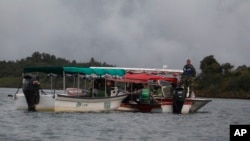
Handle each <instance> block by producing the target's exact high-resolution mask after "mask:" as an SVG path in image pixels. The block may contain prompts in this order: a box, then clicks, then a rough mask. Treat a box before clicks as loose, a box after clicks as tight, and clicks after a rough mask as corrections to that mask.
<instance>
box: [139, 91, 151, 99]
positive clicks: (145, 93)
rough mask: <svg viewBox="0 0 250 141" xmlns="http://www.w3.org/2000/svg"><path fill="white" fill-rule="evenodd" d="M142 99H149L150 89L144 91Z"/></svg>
mask: <svg viewBox="0 0 250 141" xmlns="http://www.w3.org/2000/svg"><path fill="white" fill-rule="evenodd" d="M140 99H144V100H147V99H149V90H148V89H142V91H141V96H140Z"/></svg>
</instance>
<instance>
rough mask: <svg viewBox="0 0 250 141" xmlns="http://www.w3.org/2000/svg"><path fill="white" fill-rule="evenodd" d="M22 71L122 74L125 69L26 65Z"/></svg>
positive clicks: (99, 74)
mask: <svg viewBox="0 0 250 141" xmlns="http://www.w3.org/2000/svg"><path fill="white" fill-rule="evenodd" d="M23 72H24V73H30V72H43V73H54V74H63V72H65V73H67V74H76V73H79V74H84V75H90V74H95V75H98V76H102V75H111V76H123V75H124V74H125V70H123V69H110V68H109V69H108V68H107V69H106V68H101V69H100V68H85V67H26V68H24V69H23Z"/></svg>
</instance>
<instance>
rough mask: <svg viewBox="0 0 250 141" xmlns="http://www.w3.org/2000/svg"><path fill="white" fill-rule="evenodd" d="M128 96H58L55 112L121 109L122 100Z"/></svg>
mask: <svg viewBox="0 0 250 141" xmlns="http://www.w3.org/2000/svg"><path fill="white" fill-rule="evenodd" d="M125 97H127V95H118V96H112V97H104V98H99V97H95V98H92V97H78V96H69V95H67V94H57V98H56V101H55V112H72V111H73V112H103V111H111V110H115V109H117V108H119V107H120V104H121V102H122V100H123V99H124V98H125Z"/></svg>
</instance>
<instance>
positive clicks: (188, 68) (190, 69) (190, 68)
mask: <svg viewBox="0 0 250 141" xmlns="http://www.w3.org/2000/svg"><path fill="white" fill-rule="evenodd" d="M193 73H194V71H193V66H192V65H185V66H184V68H183V75H186V76H193Z"/></svg>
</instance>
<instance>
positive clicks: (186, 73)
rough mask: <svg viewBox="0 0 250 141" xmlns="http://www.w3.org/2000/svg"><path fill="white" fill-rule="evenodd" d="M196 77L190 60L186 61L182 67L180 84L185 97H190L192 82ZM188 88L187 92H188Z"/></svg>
mask: <svg viewBox="0 0 250 141" xmlns="http://www.w3.org/2000/svg"><path fill="white" fill-rule="evenodd" d="M195 75H196V70H195V68H194V66H193V65H192V64H191V61H190V59H187V62H186V65H184V67H183V74H182V76H181V84H182V85H184V92H185V93H186V96H188V97H191V94H192V91H193V82H194V77H195ZM188 88H189V91H188ZM187 92H189V93H187Z"/></svg>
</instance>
